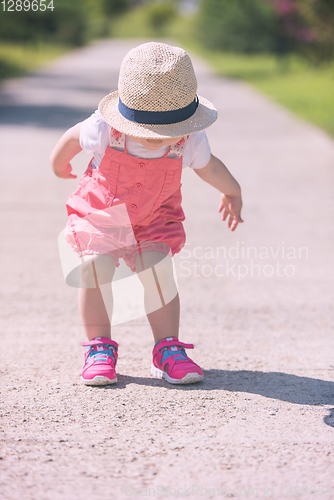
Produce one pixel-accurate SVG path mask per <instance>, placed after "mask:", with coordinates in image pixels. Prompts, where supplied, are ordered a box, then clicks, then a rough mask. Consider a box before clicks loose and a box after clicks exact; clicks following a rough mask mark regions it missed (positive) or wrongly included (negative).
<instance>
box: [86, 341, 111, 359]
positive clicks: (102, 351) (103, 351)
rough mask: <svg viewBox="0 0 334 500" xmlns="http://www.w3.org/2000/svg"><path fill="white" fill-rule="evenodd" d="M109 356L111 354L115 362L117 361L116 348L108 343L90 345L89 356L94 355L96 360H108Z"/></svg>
mask: <svg viewBox="0 0 334 500" xmlns="http://www.w3.org/2000/svg"><path fill="white" fill-rule="evenodd" d="M108 356H110V357H111V358H112V359H113V360H114V363H115V362H116V360H115V354H114V350H113V348H112V347H110V346H109V345H107V344H100V345H95V346H90V347H89V353H88V358H92V357H94V362H95V361H106V360H107V359H108ZM88 358H87V359H88Z"/></svg>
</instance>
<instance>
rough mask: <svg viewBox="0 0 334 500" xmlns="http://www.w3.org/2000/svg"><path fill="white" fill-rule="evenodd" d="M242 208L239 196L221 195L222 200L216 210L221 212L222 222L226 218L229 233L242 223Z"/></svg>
mask: <svg viewBox="0 0 334 500" xmlns="http://www.w3.org/2000/svg"><path fill="white" fill-rule="evenodd" d="M241 207H242V201H241V196H227V195H226V194H224V193H223V194H222V199H221V203H220V206H219V208H218V212H222V214H223V216H222V220H223V221H225V220H226V219H227V218H228V216H229V220H228V224H227V225H228V227H229V228H230V229H231V231H234V230H235V229H236V228H237V226H238V224H239V223H242V222H243V220H242V218H241V217H240V213H241Z"/></svg>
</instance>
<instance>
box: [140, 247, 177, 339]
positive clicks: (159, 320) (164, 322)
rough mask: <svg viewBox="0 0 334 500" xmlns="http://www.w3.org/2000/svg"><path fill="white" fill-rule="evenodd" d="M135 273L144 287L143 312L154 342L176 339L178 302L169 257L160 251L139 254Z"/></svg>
mask: <svg viewBox="0 0 334 500" xmlns="http://www.w3.org/2000/svg"><path fill="white" fill-rule="evenodd" d="M136 271H137V273H138V277H139V279H140V281H141V282H142V284H143V286H144V300H145V310H146V314H147V319H148V321H149V323H150V325H151V328H152V332H153V336H154V340H155V342H159V341H160V340H162V339H165V338H167V337H178V335H179V320H180V300H179V295H178V293H177V288H176V284H175V281H174V276H173V264H172V259H171V257H169V256H168V255H165V254H164V253H161V252H155V251H147V252H142V253H141V254H139V255H137V257H136Z"/></svg>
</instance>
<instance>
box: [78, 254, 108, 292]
mask: <svg viewBox="0 0 334 500" xmlns="http://www.w3.org/2000/svg"><path fill="white" fill-rule="evenodd" d="M80 272H81V274H80V281H81V287H82V288H98V287H99V286H100V285H104V284H106V283H111V282H112V279H113V276H114V273H115V259H114V257H112V256H111V255H95V256H94V257H92V258H90V259H89V260H87V261H86V262H84V263H83V264H82V265H81V269H80Z"/></svg>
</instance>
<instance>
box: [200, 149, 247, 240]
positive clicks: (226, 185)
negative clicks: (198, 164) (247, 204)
mask: <svg viewBox="0 0 334 500" xmlns="http://www.w3.org/2000/svg"><path fill="white" fill-rule="evenodd" d="M194 171H195V172H196V174H197V175H198V176H199V177H200V178H201V179H203V181H205V182H207V183H208V184H211V186H213V187H215V188H216V189H218V190H219V191H220V192H221V193H222V197H221V203H220V205H219V207H218V212H222V215H223V216H222V220H226V219H227V217H228V216H230V217H229V221H228V227H229V228H230V229H231V230H232V231H234V230H235V229H236V227H237V225H238V224H239V223H240V222H243V220H242V218H241V217H240V213H241V207H242V200H241V189H240V186H239V184H238V182H237V181H236V180H235V179H234V177H233V176H232V174H231V173H230V172H229V171H228V169H227V168H226V167H225V165H224V163H222V162H221V161H220V160H219V159H218V158H216V157H215V156H213V155H211V158H210V160H209V163H208V164H207V165H206V166H205V167H203V168H199V169H197V170H196V169H194Z"/></svg>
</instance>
